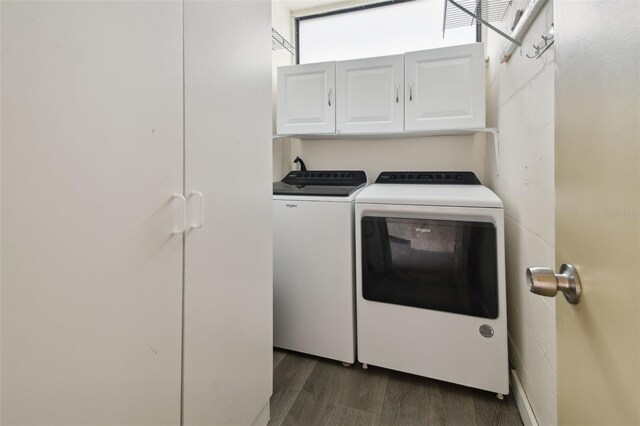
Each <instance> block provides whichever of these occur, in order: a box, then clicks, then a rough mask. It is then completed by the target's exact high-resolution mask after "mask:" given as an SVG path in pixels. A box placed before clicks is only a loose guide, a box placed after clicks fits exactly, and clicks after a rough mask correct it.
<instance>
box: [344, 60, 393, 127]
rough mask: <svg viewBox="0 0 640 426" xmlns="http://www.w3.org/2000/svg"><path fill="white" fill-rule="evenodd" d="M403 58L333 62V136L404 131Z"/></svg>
mask: <svg viewBox="0 0 640 426" xmlns="http://www.w3.org/2000/svg"><path fill="white" fill-rule="evenodd" d="M403 87H404V55H394V56H383V57H380V58H368V59H356V60H351V61H341V62H337V63H336V108H337V110H336V121H337V128H336V133H342V134H355V133H399V132H402V131H403V130H404V89H403Z"/></svg>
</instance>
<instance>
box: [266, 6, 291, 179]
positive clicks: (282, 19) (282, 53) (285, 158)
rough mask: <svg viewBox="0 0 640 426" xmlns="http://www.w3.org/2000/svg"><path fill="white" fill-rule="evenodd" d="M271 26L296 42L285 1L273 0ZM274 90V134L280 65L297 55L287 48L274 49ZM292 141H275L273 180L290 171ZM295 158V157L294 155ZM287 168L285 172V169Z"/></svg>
mask: <svg viewBox="0 0 640 426" xmlns="http://www.w3.org/2000/svg"><path fill="white" fill-rule="evenodd" d="M271 26H272V27H273V28H274V29H275V30H276V31H278V32H279V33H280V35H282V36H283V37H284V38H285V39H287V40H288V41H289V42H290V43H291V44H295V43H294V40H293V37H292V34H293V31H292V20H291V12H290V11H289V8H288V5H287V3H286V2H285V1H278V0H274V1H272V2H271ZM271 58H272V73H271V78H272V91H273V97H272V99H273V134H275V133H276V98H277V96H276V90H277V77H278V67H280V66H284V65H291V64H293V63H295V57H294V56H293V55H291V53H289V52H288V51H287V50H286V49H280V50H272V51H271ZM290 146H291V145H290V142H289V140H288V139H278V140H276V141H274V142H273V180H274V181H276V180H280V179H282V177H283V176H284V173H286V172H287V171H289V166H288V163H289V157H290ZM294 158H295V157H294ZM284 169H286V170H285V171H284V172H283V170H284Z"/></svg>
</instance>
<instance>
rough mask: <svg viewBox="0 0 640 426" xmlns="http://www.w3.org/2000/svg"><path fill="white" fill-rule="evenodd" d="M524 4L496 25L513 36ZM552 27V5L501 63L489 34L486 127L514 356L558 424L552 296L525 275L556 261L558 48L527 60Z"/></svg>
mask: <svg viewBox="0 0 640 426" xmlns="http://www.w3.org/2000/svg"><path fill="white" fill-rule="evenodd" d="M527 4H528V1H527V0H518V1H516V2H514V5H513V7H512V8H511V9H510V11H509V14H508V15H507V16H506V17H505V19H504V20H503V22H502V23H500V24H499V28H500V29H502V30H503V31H505V32H506V33H509V32H510V29H509V28H507V27H508V26H510V23H511V20H512V17H513V14H514V13H515V11H516V10H518V9H522V8H524V7H526V6H527ZM552 23H553V3H552V2H548V3H547V4H546V5H545V6H544V8H543V9H542V11H541V12H540V14H539V15H538V17H537V18H536V20H535V21H534V23H533V25H532V26H531V28H530V29H529V31H528V32H527V34H526V36H525V37H524V40H523V42H522V46H523V47H522V49H521V50H520V49H518V50H516V51H515V52H514V53H513V55H512V57H511V59H510V60H509V61H508V62H506V63H504V64H501V63H500V50H501V49H502V46H503V45H504V44H505V42H506V41H505V39H504V38H502V37H501V36H499V35H497V34H496V33H493V32H491V31H489V32H488V34H487V55H488V57H489V66H488V69H487V81H488V86H487V126H488V127H497V128H498V129H499V130H500V155H499V164H498V165H496V160H495V156H494V153H493V146H492V144H491V143H488V144H487V155H486V157H485V159H486V160H485V161H486V173H487V176H486V178H487V182H486V184H487V185H488V186H489V187H490V188H491V189H492V190H493V191H495V192H496V193H497V194H498V196H499V197H500V198H501V199H502V201H503V202H504V209H505V236H506V269H507V298H508V299H507V301H508V302H507V305H508V311H509V357H510V360H511V363H512V365H513V367H514V368H515V370H516V372H517V374H518V376H519V378H520V380H521V381H522V385H523V387H524V390H525V392H526V395H527V397H528V399H529V402H530V404H531V407H532V409H533V412H534V414H535V417H536V420H537V422H538V423H539V424H541V425H542V424H544V425H555V424H557V388H556V376H557V367H556V329H555V299H552V298H541V297H537V296H533V295H532V294H530V293H529V291H528V290H527V286H526V284H525V270H526V268H527V267H528V266H529V265H554V264H555V178H554V73H555V60H554V46H551V48H550V49H549V50H547V52H546V53H544V55H542V56H541V57H540V58H539V59H531V58H528V57H527V56H526V55H527V54H529V55H531V54H532V50H533V48H532V47H531V46H532V45H534V44H537V43H538V42H539V41H540V36H541V35H544V34H546V33H547V31H548V30H549V29H550V28H551V25H552ZM527 46H529V47H527Z"/></svg>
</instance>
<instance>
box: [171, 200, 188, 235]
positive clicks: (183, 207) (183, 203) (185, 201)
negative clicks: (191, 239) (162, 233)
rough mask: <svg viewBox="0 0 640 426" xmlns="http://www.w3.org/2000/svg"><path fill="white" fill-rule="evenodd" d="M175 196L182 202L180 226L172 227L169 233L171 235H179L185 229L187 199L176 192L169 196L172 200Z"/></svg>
mask: <svg viewBox="0 0 640 426" xmlns="http://www.w3.org/2000/svg"><path fill="white" fill-rule="evenodd" d="M176 198H177V199H178V200H180V202H181V204H182V228H178V229H174V230H173V231H171V233H172V234H173V235H180V234H184V233H185V232H186V231H187V200H186V199H185V198H184V195H182V194H179V193H177V192H176V193H175V194H173V195H172V196H171V199H172V200H175V199H176Z"/></svg>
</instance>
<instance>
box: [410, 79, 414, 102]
mask: <svg viewBox="0 0 640 426" xmlns="http://www.w3.org/2000/svg"><path fill="white" fill-rule="evenodd" d="M412 100H413V83H411V82H409V101H412Z"/></svg>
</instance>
